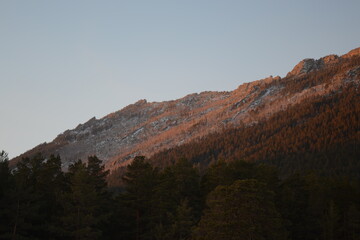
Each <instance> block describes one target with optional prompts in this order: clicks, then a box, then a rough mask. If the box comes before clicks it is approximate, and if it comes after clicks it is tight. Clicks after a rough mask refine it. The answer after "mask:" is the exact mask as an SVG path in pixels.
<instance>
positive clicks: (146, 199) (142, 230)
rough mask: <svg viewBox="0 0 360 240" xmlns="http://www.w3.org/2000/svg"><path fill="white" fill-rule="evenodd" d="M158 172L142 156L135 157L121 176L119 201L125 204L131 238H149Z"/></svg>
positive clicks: (137, 239)
mask: <svg viewBox="0 0 360 240" xmlns="http://www.w3.org/2000/svg"><path fill="white" fill-rule="evenodd" d="M157 179H158V173H157V171H156V169H154V168H153V167H152V166H151V164H149V163H147V162H146V161H145V158H144V157H142V156H139V157H135V158H134V160H133V162H132V163H131V164H130V165H128V167H127V172H126V174H125V176H124V177H123V180H124V182H125V193H124V194H123V195H122V199H121V201H122V202H123V204H125V206H127V208H128V210H129V213H130V216H131V218H130V219H129V221H131V222H132V226H133V227H132V228H130V229H129V232H130V233H129V234H130V235H131V239H136V240H139V239H151V238H152V234H153V229H154V226H155V221H154V214H155V209H154V191H155V190H154V189H155V186H156V184H157V181H158V180H157Z"/></svg>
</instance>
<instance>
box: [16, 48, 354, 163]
mask: <svg viewBox="0 0 360 240" xmlns="http://www.w3.org/2000/svg"><path fill="white" fill-rule="evenodd" d="M353 56H360V48H357V49H354V50H352V51H350V52H349V53H347V54H345V55H343V56H341V57H339V56H337V55H328V56H325V57H323V58H320V59H318V60H315V59H311V58H308V59H304V60H302V61H301V62H300V63H299V64H297V65H296V66H295V67H294V69H293V70H292V71H291V72H289V74H288V75H287V76H290V77H296V76H299V75H301V76H304V78H303V79H302V80H301V81H292V78H280V77H279V76H276V77H272V76H270V77H268V78H265V79H261V80H258V81H253V82H250V83H244V84H242V85H240V86H239V87H238V88H237V89H235V90H234V91H229V92H201V93H193V94H189V95H187V96H185V97H183V98H180V99H177V100H171V101H165V102H147V101H146V100H145V99H143V100H139V101H137V102H136V103H134V104H130V105H128V106H127V107H125V108H123V109H121V110H119V111H116V112H114V113H111V114H109V115H107V116H105V117H103V118H100V119H96V118H91V119H90V120H89V121H87V122H86V123H84V124H80V125H79V126H78V127H76V128H75V129H72V130H67V131H65V132H64V133H62V134H60V135H59V136H58V137H57V138H56V139H55V140H54V141H53V142H51V143H47V144H42V145H39V146H38V147H35V148H34V149H32V150H30V151H29V152H27V153H25V154H23V155H21V156H19V157H18V158H17V159H15V161H14V162H13V163H15V162H16V161H19V160H20V159H21V157H25V156H30V155H31V154H35V153H37V152H42V153H43V154H44V155H46V156H47V155H50V154H59V155H60V156H61V158H62V161H63V167H64V169H66V168H67V166H69V164H71V163H72V161H74V160H76V159H86V157H87V156H89V155H97V156H98V157H99V158H100V159H102V160H103V161H104V163H105V166H106V168H107V169H116V168H117V167H119V166H123V165H126V164H128V163H129V162H130V161H131V159H133V158H134V157H135V156H137V155H145V156H151V155H153V154H154V153H156V152H158V151H160V150H164V149H169V148H172V147H174V146H178V145H181V144H184V143H187V142H189V141H191V140H193V139H198V138H201V137H203V136H205V135H207V134H210V133H215V132H220V131H222V129H224V128H227V127H236V126H240V125H244V126H245V125H246V126H250V125H254V124H257V123H258V122H259V121H262V119H266V118H269V117H271V116H272V115H273V114H275V113H277V112H279V111H283V110H285V109H287V108H288V107H290V106H293V105H295V104H299V103H301V102H302V101H304V100H307V99H310V98H313V97H316V96H325V95H328V94H330V93H332V92H336V91H338V90H339V89H341V87H342V86H345V85H346V84H359V81H360V79H359V78H360V74H359V70H358V69H359V68H360V66H359V64H358V58H356V57H355V58H353ZM328 66H334V71H333V72H332V73H331V74H328V73H327V72H326V71H324V73H323V76H326V77H321V78H319V79H316V78H317V76H314V75H308V76H307V75H306V73H309V72H312V71H322V70H323V69H324V68H326V67H328ZM324 70H325V69H324ZM326 74H328V75H326Z"/></svg>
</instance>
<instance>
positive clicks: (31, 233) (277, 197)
mask: <svg viewBox="0 0 360 240" xmlns="http://www.w3.org/2000/svg"><path fill="white" fill-rule="evenodd" d="M60 163H61V160H60V158H59V157H56V156H51V157H50V158H46V159H45V158H44V157H42V156H41V155H37V156H35V157H33V158H31V159H30V158H26V159H23V161H21V162H20V163H19V164H18V165H17V167H16V169H14V170H13V171H10V169H9V167H8V160H7V156H6V153H5V152H3V153H2V154H1V161H0V177H1V181H0V204H1V206H2V207H1V208H0V238H1V239H134V240H138V239H169V240H173V239H219V240H220V239H259V240H260V239H294V240H297V239H298V240H302V239H314V240H315V239H324V240H328V239H329V240H332V239H341V240H347V239H349V240H355V239H359V236H360V232H359V229H360V202H359V201H358V200H359V199H360V184H359V181H358V179H352V178H347V177H334V176H333V177H323V176H319V175H317V174H316V173H312V174H307V175H298V174H295V175H290V176H288V177H286V178H284V179H282V180H280V178H279V176H278V169H277V168H276V167H274V166H269V165H265V164H256V163H251V162H244V161H240V160H235V161H230V162H225V161H217V162H214V163H212V164H211V165H210V166H209V167H208V168H207V169H205V170H203V172H202V173H201V174H200V171H199V167H198V166H196V165H195V164H193V163H192V162H190V161H188V160H186V159H177V160H176V161H175V163H174V164H171V165H169V166H167V167H165V168H161V169H160V168H157V167H155V166H154V165H152V164H151V163H150V162H149V161H147V160H146V159H145V158H144V157H136V158H135V159H134V160H133V162H132V163H131V164H130V165H129V166H128V167H127V169H126V171H125V174H124V176H123V177H122V179H123V187H122V188H118V189H114V188H112V189H110V188H108V187H107V183H106V176H107V175H108V172H107V171H105V169H104V167H103V166H102V165H101V161H100V160H99V159H98V158H97V157H96V156H91V157H89V158H88V160H87V163H83V162H81V161H77V162H75V163H73V164H72V165H71V166H70V168H69V171H68V172H66V173H65V172H63V171H61V164H60Z"/></svg>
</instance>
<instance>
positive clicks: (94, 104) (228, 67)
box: [0, 0, 360, 157]
mask: <svg viewBox="0 0 360 240" xmlns="http://www.w3.org/2000/svg"><path fill="white" fill-rule="evenodd" d="M359 13H360V1H359V0H354V1H352V0H342V1H340V0H336V1H334V0H323V1H320V0H303V1H292V0H286V1H285V0H284V1H277V0H272V1H270V0H263V1H256V0H252V1H250V0H249V1H241V0H238V1H231V0H216V1H215V0H206V1H202V0H178V1H173V0H164V1H157V0H144V1H140V0H128V1H120V0H118V1H100V0H99V1H91V0H83V1H80V0H71V1H70V0H61V1H48V0H43V1H41V0H31V1H29V0H23V1H16V0H1V1H0V90H1V92H0V110H1V115H0V150H2V149H3V150H5V151H7V152H9V155H10V157H15V156H17V155H19V154H21V153H23V152H25V151H26V150H29V149H31V148H33V147H35V146H36V145H38V144H40V143H43V142H45V141H47V142H49V141H52V140H53V139H54V138H55V137H56V136H57V134H59V133H61V132H63V131H65V130H66V129H72V128H74V127H76V126H77V125H78V124H79V123H83V122H86V121H87V120H88V119H90V118H91V117H93V116H96V117H97V118H101V117H103V116H105V115H107V114H108V113H111V112H114V111H117V110H119V109H121V108H123V107H125V106H126V105H129V104H131V103H134V102H136V101H137V100H139V99H147V100H148V101H164V100H172V99H176V98H179V97H182V96H185V95H187V94H189V93H194V92H202V91H207V90H214V91H223V90H233V89H235V88H237V86H238V85H240V84H241V83H244V82H251V81H254V80H258V79H261V78H265V77H268V76H269V75H274V76H276V75H280V76H285V75H286V73H287V72H289V71H290V70H291V69H292V67H293V66H294V65H295V64H296V63H298V62H299V61H300V60H302V59H304V58H308V57H311V58H320V57H322V56H325V55H328V54H331V53H334V54H339V55H340V54H344V53H346V52H348V51H349V50H351V49H353V48H356V47H360V30H359V29H360V28H359V23H360V14H359Z"/></svg>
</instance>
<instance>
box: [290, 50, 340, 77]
mask: <svg viewBox="0 0 360 240" xmlns="http://www.w3.org/2000/svg"><path fill="white" fill-rule="evenodd" d="M339 59H340V58H339V57H338V56H337V55H329V56H326V57H323V58H320V59H318V60H315V59H312V58H306V59H304V60H302V61H301V62H299V63H298V64H297V65H296V66H295V67H294V69H293V70H292V71H291V72H289V73H288V74H287V77H291V76H297V75H300V74H306V73H309V72H312V71H316V70H320V69H322V68H324V67H328V66H330V65H333V64H336V63H338V62H339Z"/></svg>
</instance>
